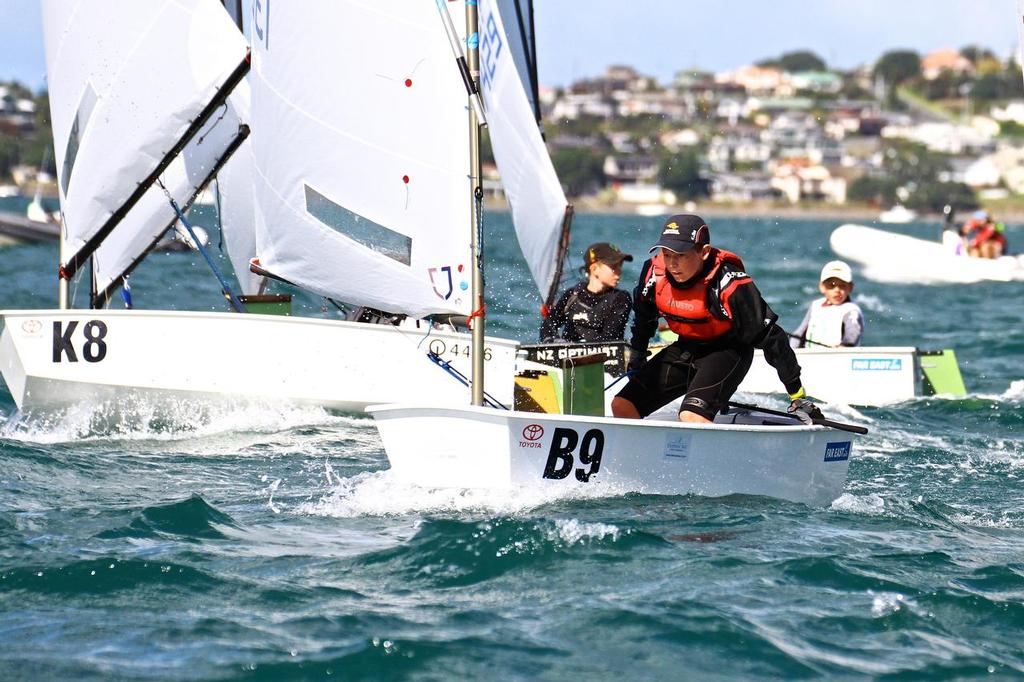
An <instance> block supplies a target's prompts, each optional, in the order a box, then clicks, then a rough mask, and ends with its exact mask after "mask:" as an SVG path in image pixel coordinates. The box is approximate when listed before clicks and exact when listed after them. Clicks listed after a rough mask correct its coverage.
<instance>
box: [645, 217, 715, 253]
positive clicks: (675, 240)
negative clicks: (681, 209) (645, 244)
mask: <svg viewBox="0 0 1024 682" xmlns="http://www.w3.org/2000/svg"><path fill="white" fill-rule="evenodd" d="M710 243H711V229H710V228H709V227H708V225H707V223H705V222H704V219H703V218H701V217H700V216H698V215H692V214H690V213H681V214H679V215H674V216H672V217H671V218H669V219H668V220H666V221H665V227H664V228H662V231H661V237H660V238H659V239H658V242H657V243H656V244H655V245H654V246H652V247H651V252H654V250H655V249H668V250H669V251H674V252H675V253H686V252H687V251H691V250H692V249H693V248H694V247H695V246H704V245H705V244H710Z"/></svg>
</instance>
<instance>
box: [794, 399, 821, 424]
mask: <svg viewBox="0 0 1024 682" xmlns="http://www.w3.org/2000/svg"><path fill="white" fill-rule="evenodd" d="M786 412H788V413H789V414H791V415H792V416H794V417H796V418H797V419H799V420H800V421H802V422H803V423H804V424H813V423H814V422H815V421H817V420H820V419H824V418H825V415H823V414H822V413H821V410H819V409H818V406H817V405H815V404H814V403H812V402H811V401H810V400H808V399H807V398H797V399H796V400H794V401H793V402H791V403H790V404H789V408H788V409H787V410H786Z"/></svg>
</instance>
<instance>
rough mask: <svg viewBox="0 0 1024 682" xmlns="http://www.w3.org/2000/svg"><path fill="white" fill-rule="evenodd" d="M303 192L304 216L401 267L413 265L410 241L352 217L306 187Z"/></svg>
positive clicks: (343, 209) (377, 225) (340, 206)
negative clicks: (395, 262) (304, 192)
mask: <svg viewBox="0 0 1024 682" xmlns="http://www.w3.org/2000/svg"><path fill="white" fill-rule="evenodd" d="M305 189H306V212H307V213H309V214H310V215H311V216H313V217H314V218H316V219H317V220H319V221H320V222H321V223H323V224H324V225H326V226H327V227H329V228H331V229H332V230H335V231H336V232H339V233H340V234H343V235H344V236H346V237H348V238H349V239H352V240H353V241H356V242H359V243H360V244H362V245H363V246H365V247H366V248H368V249H371V250H373V251H376V252H377V253H380V254H382V255H384V256H387V257H388V258H391V259H392V260H396V261H398V262H399V263H401V264H403V265H409V264H410V263H412V239H411V238H410V237H407V236H405V235H404V234H401V233H399V232H395V231H394V230H391V229H388V228H386V227H384V226H383V225H380V224H378V223H375V222H373V221H372V220H370V219H369V218H364V217H363V216H361V215H359V214H358V213H353V212H352V211H350V210H348V209H347V208H345V207H344V206H342V205H341V204H338V203H335V202H333V201H331V200H330V199H328V198H327V197H325V196H324V195H323V194H320V192H317V191H316V190H315V189H313V188H312V187H310V186H309V185H305Z"/></svg>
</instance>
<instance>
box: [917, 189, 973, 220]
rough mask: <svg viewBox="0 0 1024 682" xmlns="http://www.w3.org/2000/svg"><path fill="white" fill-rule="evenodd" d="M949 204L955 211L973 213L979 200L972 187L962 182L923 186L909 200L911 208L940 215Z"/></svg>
mask: <svg viewBox="0 0 1024 682" xmlns="http://www.w3.org/2000/svg"><path fill="white" fill-rule="evenodd" d="M946 204H949V205H950V206H952V207H953V210H954V211H973V210H974V209H976V208H978V206H979V204H978V199H977V197H975V196H974V192H973V191H972V190H971V188H970V187H968V186H967V185H965V184H964V183H962V182H935V183H929V184H926V185H922V186H921V187H919V188H918V189H917V191H915V192H914V193H912V194H911V195H910V198H908V199H907V205H908V206H910V208H913V209H917V210H919V211H922V210H923V211H933V212H935V213H938V212H940V211H941V210H942V207H943V206H945V205H946Z"/></svg>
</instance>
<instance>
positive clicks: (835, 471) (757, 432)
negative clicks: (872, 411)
mask: <svg viewBox="0 0 1024 682" xmlns="http://www.w3.org/2000/svg"><path fill="white" fill-rule="evenodd" d="M438 9H439V10H440V12H441V15H442V18H443V19H446V18H447V7H446V4H445V3H439V4H438ZM480 12H481V14H480V18H479V26H480V27H481V29H482V30H481V31H480V35H481V43H480V49H479V55H478V54H477V52H476V50H475V49H474V47H475V46H474V44H473V43H470V44H469V55H468V57H469V59H468V69H469V73H471V74H476V73H478V72H479V73H480V74H481V76H483V77H482V78H481V83H480V84H481V85H482V88H483V92H484V95H485V100H486V95H487V91H488V89H489V88H492V87H494V83H496V82H499V81H500V79H503V78H504V79H515V78H518V76H517V75H516V72H515V65H514V63H513V61H512V59H511V57H510V56H508V54H507V53H506V54H503V53H502V51H501V50H500V49H499V47H498V45H500V42H501V41H502V40H503V39H504V38H505V37H506V36H507V35H508V34H507V33H506V31H505V29H504V25H503V22H502V19H503V17H502V16H501V14H500V11H499V10H498V9H497V7H496V6H495V3H493V2H488V1H486V0H485V1H484V2H482V3H481V4H480ZM448 21H449V22H450V20H448ZM467 22H468V28H467V33H468V34H469V35H475V34H476V33H477V16H476V12H475V7H474V6H472V3H471V6H470V8H469V10H468V12H467ZM446 23H448V22H446ZM468 87H469V90H470V93H471V94H472V93H473V92H475V90H476V84H475V82H471V83H469V84H468ZM462 101H465V99H464V98H463V100H462ZM491 115H492V111H491V109H490V108H489V109H488V116H491ZM469 133H470V136H471V138H475V137H476V136H478V135H479V127H478V122H477V120H476V118H475V115H474V114H473V113H471V115H470V130H469ZM473 177H478V174H474V175H473ZM464 189H465V188H463V190H464ZM469 189H470V191H471V192H472V191H475V190H476V186H474V187H471V188H469ZM480 260H482V253H478V255H477V257H476V258H474V259H473V262H474V265H476V264H478V263H479V262H480ZM474 282H476V283H477V284H479V285H480V286H482V278H479V279H478V278H474ZM474 295H479V296H482V292H478V291H474ZM477 343H479V341H477ZM599 357H600V356H599ZM598 361H600V360H598ZM580 362H583V361H580ZM482 371H483V368H476V367H474V375H473V383H474V385H479V382H480V381H481V379H482V377H481V374H480V372H482ZM472 402H473V405H471V406H467V407H439V406H436V405H427V404H423V403H420V404H415V403H412V402H410V403H407V404H400V405H398V404H394V405H378V406H373V407H370V408H368V410H367V411H368V412H369V413H370V414H371V415H373V417H374V420H375V421H376V424H377V428H378V430H379V432H380V435H381V440H382V441H383V443H384V449H385V451H386V452H387V456H388V461H389V463H390V465H391V470H392V472H393V475H394V476H395V477H396V478H398V479H400V480H402V481H406V482H409V483H413V484H418V485H423V486H427V487H456V488H465V487H474V488H475V487H482V488H510V487H545V488H557V489H560V490H564V491H565V492H566V493H568V494H572V493H574V492H579V491H582V490H583V489H596V490H599V491H602V492H607V493H609V494H620V493H628V492H640V493H651V494H669V495H682V494H696V495H708V496H721V495H730V494H752V495H766V496H771V497H778V498H783V499H787V500H794V501H798V502H804V503H807V504H813V505H821V504H826V503H828V502H829V501H831V500H833V499H835V498H836V497H838V496H839V494H840V493H841V491H842V488H843V485H844V483H845V481H846V473H847V467H848V465H849V459H850V456H851V452H852V445H853V438H854V436H853V435H852V434H851V433H849V432H844V431H840V430H837V429H835V428H830V427H828V426H825V425H823V424H818V425H805V424H802V423H799V422H798V421H797V420H796V419H793V418H791V417H788V416H786V415H782V416H776V415H767V414H765V413H758V412H746V413H744V414H742V415H740V414H735V413H734V414H730V415H720V416H719V418H718V419H717V420H716V423H713V424H706V425H705V424H701V425H692V424H684V423H681V422H677V421H672V422H658V421H656V420H651V419H648V420H628V419H617V418H610V417H600V416H598V417H594V416H580V415H569V414H538V413H533V412H524V411H516V410H501V409H494V408H491V407H484V406H482V405H481V402H482V401H481V400H480V397H479V395H478V394H474V395H473V396H472ZM856 430H857V431H859V432H863V431H864V430H863V429H856Z"/></svg>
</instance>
